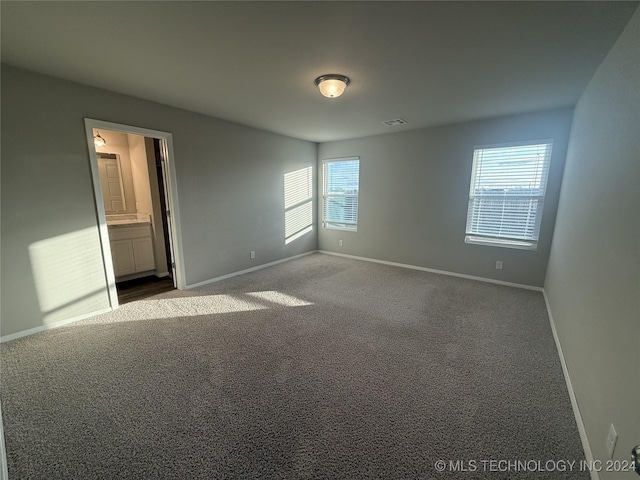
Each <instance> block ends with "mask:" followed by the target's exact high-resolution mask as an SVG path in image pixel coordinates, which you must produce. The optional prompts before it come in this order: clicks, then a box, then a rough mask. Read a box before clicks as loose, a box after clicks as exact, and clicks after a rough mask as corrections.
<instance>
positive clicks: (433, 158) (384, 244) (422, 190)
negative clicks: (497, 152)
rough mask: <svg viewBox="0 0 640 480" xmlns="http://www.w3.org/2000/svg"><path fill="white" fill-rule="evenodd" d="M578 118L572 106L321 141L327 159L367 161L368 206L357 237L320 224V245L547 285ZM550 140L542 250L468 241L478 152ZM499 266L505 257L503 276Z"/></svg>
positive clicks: (363, 166) (363, 176) (363, 168)
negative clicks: (482, 147)
mask: <svg viewBox="0 0 640 480" xmlns="http://www.w3.org/2000/svg"><path fill="white" fill-rule="evenodd" d="M571 115H572V109H569V108H566V109H560V110H553V111H548V112H540V113H533V114H529V115H521V116H514V117H504V118H497V119H490V120H484V121H478V122H469V123H463V124H457V125H450V126H443V127H437V128H429V129H424V130H413V131H408V132H401V133H392V134H388V135H378V136H374V137H367V138H361V139H356V140H345V141H340V142H331V143H323V144H320V147H319V160H320V162H321V161H322V160H323V159H327V158H336V157H347V156H359V157H360V198H359V201H360V209H359V212H358V215H359V219H358V231H357V232H343V231H337V230H330V229H324V228H322V226H320V227H319V234H318V244H319V248H320V249H321V250H326V251H331V252H337V253H344V254H349V255H357V256H363V257H369V258H375V259H378V260H386V261H392V262H398V263H405V264H410V265H416V266H420V267H427V268H434V269H438V270H446V271H450V272H456V273H462V274H467V275H475V276H480V277H486V278H492V279H496V280H502V281H506V282H515V283H521V284H526V285H533V286H539V287H541V286H542V284H543V281H544V276H545V272H546V266H547V259H548V254H549V248H550V245H551V236H552V233H553V232H552V231H553V224H554V221H555V213H556V212H555V210H556V205H557V201H558V194H559V190H560V183H561V178H562V170H563V164H564V158H565V154H566V148H567V139H568V136H569V129H570V124H571ZM549 138H553V139H554V145H553V153H552V159H551V170H550V176H549V185H548V187H547V199H546V203H545V210H544V215H543V219H542V227H541V234H540V242H539V245H538V250H537V251H525V250H514V249H509V248H497V247H487V246H480V245H468V244H465V243H464V237H465V226H466V216H467V206H468V200H469V182H470V179H471V166H472V162H473V149H474V146H476V145H490V144H499V143H509V142H519V141H526V140H542V139H549ZM320 162H319V164H318V169H319V171H320V172H321V168H322V166H321V163H320ZM321 176H322V174H321V173H320V177H321ZM321 188H322V186H321V185H320V190H319V191H320V194H321V192H322V190H321ZM319 203H321V202H319ZM340 239H342V240H343V246H342V247H339V246H338V240H340ZM496 260H502V261H504V269H503V270H502V271H500V270H496V269H495V262H496Z"/></svg>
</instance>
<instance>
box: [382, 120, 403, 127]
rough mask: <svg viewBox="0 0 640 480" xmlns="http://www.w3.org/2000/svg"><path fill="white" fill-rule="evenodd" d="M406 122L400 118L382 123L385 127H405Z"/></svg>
mask: <svg viewBox="0 0 640 480" xmlns="http://www.w3.org/2000/svg"><path fill="white" fill-rule="evenodd" d="M407 123H408V122H407V121H406V120H403V119H402V118H394V119H393V120H385V121H384V122H382V124H383V125H386V126H387V127H397V126H398V125H406V124H407Z"/></svg>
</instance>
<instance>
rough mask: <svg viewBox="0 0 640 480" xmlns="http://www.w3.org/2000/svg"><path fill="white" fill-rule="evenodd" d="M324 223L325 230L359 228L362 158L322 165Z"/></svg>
mask: <svg viewBox="0 0 640 480" xmlns="http://www.w3.org/2000/svg"><path fill="white" fill-rule="evenodd" d="M322 167H323V168H322V170H323V187H322V224H323V226H324V227H325V228H336V229H339V230H351V231H353V232H355V231H356V230H357V228H358V189H359V184H360V159H359V158H358V157H354V158H339V159H333V160H325V161H324V163H323V165H322Z"/></svg>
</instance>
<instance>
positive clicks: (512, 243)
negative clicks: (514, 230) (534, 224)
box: [464, 235, 538, 251]
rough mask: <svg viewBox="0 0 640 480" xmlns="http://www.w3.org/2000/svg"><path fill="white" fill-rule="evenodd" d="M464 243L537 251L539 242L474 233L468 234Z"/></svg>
mask: <svg viewBox="0 0 640 480" xmlns="http://www.w3.org/2000/svg"><path fill="white" fill-rule="evenodd" d="M464 243H470V244H472V245H484V246H487V247H502V248H515V249H516V250H531V251H535V250H537V249H538V242H528V241H523V240H509V239H506V238H487V237H477V236H473V235H467V236H466V237H464Z"/></svg>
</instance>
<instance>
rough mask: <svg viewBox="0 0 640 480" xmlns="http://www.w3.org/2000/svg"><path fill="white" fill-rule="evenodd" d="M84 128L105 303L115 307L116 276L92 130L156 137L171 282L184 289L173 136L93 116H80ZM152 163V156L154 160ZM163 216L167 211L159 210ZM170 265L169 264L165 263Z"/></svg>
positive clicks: (116, 294) (116, 297)
mask: <svg viewBox="0 0 640 480" xmlns="http://www.w3.org/2000/svg"><path fill="white" fill-rule="evenodd" d="M84 125H85V131H86V136H87V147H88V150H89V160H90V164H91V176H92V180H93V192H94V200H95V203H96V212H97V215H98V230H99V234H100V243H101V247H102V258H103V262H104V270H105V274H106V279H107V284H108V293H109V303H110V305H111V308H112V309H115V308H117V307H118V292H117V291H116V277H115V273H114V271H113V259H112V256H111V246H110V244H109V231H108V228H107V217H106V214H105V211H104V203H103V199H102V189H101V188H100V172H99V170H98V155H97V152H96V149H95V146H94V144H93V129H94V128H95V129H98V130H110V131H113V132H118V133H124V134H128V133H131V134H134V135H142V136H144V137H151V138H157V139H159V140H160V145H161V147H162V148H163V150H164V153H165V162H166V168H165V171H166V175H165V178H164V186H165V191H166V193H167V201H168V205H167V208H168V209H169V211H170V212H171V214H170V215H168V216H167V220H168V222H169V232H170V236H171V238H170V239H169V240H170V245H171V250H172V252H171V253H172V257H173V262H174V263H175V268H174V269H173V271H174V282H175V285H176V288H177V289H178V290H184V289H185V288H186V281H185V273H184V255H183V252H182V233H181V230H180V210H179V207H178V185H177V181H176V168H175V163H174V161H173V159H174V153H173V136H172V134H171V133H169V132H162V131H159V130H151V129H148V128H142V127H134V126H132V125H125V124H121V123H113V122H105V121H103V120H96V119H93V118H85V119H84ZM154 162H155V159H154ZM163 213H164V214H165V215H166V214H167V212H163ZM169 267H170V268H171V265H169Z"/></svg>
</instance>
